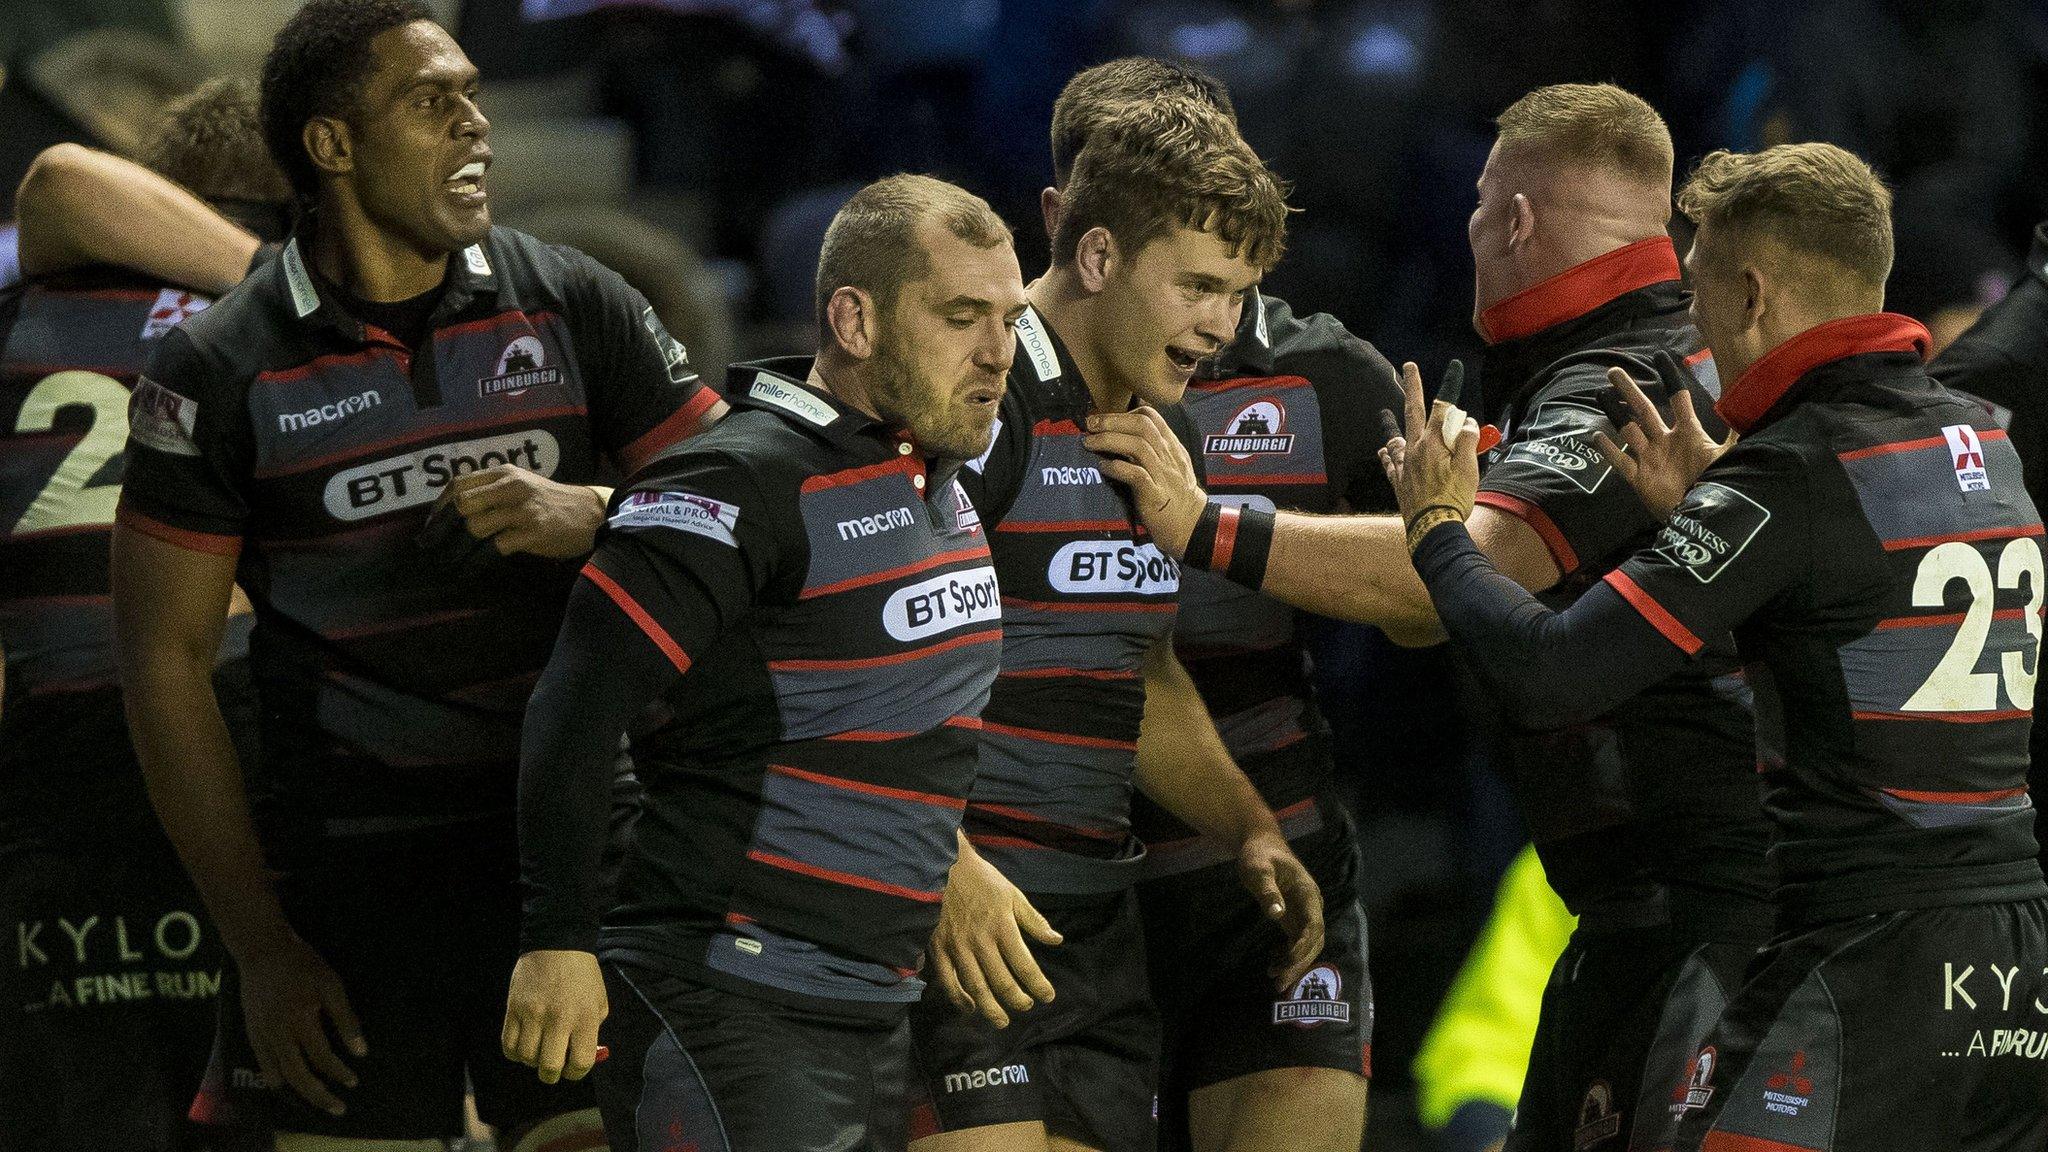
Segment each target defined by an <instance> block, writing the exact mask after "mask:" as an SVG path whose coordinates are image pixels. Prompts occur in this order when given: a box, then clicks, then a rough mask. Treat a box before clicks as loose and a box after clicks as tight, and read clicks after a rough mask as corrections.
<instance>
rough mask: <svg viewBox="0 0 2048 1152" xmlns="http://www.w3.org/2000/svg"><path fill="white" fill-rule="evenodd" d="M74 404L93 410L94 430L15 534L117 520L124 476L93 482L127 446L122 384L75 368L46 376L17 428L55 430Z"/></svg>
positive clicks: (52, 479)
mask: <svg viewBox="0 0 2048 1152" xmlns="http://www.w3.org/2000/svg"><path fill="white" fill-rule="evenodd" d="M73 404H88V405H91V406H92V427H91V428H89V429H87V430H86V433H85V435H84V436H83V437H81V438H80V439H79V441H78V443H77V444H76V445H74V446H73V447H72V449H71V452H70V454H68V455H66V456H65V457H64V462H63V463H62V464H59V465H57V473H56V475H54V476H52V477H50V482H49V483H48V484H45V485H43V490H42V491H41V492H38V493H37V494H36V498H35V501H34V502H33V503H31V504H30V505H29V506H28V511H26V512H24V513H22V515H21V519H20V520H18V521H16V522H15V525H14V531H13V533H12V534H13V535H16V536H22V535H26V534H28V533H30V532H49V531H54V530H56V529H60V528H79V527H84V526H87V525H94V524H111V523H113V522H114V506H115V505H116V504H118V503H120V500H121V481H120V478H119V477H118V476H117V477H115V479H114V480H113V481H112V482H111V483H106V484H94V483H93V482H92V481H93V478H94V477H96V476H98V475H99V474H100V473H101V471H102V470H103V469H105V468H106V466H107V461H109V460H111V459H113V458H114V456H115V455H116V454H118V453H119V452H120V451H121V449H122V448H124V447H126V446H127V443H128V389H126V388H123V387H122V386H121V382H120V381H118V380H115V379H114V378H113V377H111V376H102V375H100V374H99V373H97V372H81V371H76V370H74V371H68V372H57V373H54V374H52V375H49V376H45V377H43V378H42V380H40V381H38V382H37V384H36V386H35V387H34V388H32V389H30V390H29V394H28V396H27V398H26V399H24V400H23V401H22V403H21V415H20V416H19V417H18V418H16V420H15V422H14V430H15V432H16V433H17V434H27V433H33V432H48V431H50V430H51V429H53V428H55V427H56V424H57V413H58V411H59V410H61V409H63V408H67V407H70V406H71V405H73Z"/></svg>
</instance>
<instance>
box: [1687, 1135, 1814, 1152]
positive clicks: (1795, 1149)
mask: <svg viewBox="0 0 2048 1152" xmlns="http://www.w3.org/2000/svg"><path fill="white" fill-rule="evenodd" d="M1700 1152H1820V1149H1817V1148H1808V1147H1807V1146H1806V1145H1804V1144H1786V1143H1784V1142H1782V1141H1778V1140H1767V1139H1765V1138H1764V1137H1762V1136H1744V1135H1743V1134H1742V1133H1740V1132H1709V1133H1707V1139H1706V1142H1705V1143H1703V1144H1701V1145H1700Z"/></svg>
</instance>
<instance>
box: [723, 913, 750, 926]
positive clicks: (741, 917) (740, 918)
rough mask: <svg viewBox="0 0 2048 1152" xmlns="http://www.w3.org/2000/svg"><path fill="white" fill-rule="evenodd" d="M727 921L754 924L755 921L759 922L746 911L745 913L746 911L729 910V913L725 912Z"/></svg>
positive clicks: (728, 922) (729, 922)
mask: <svg viewBox="0 0 2048 1152" xmlns="http://www.w3.org/2000/svg"><path fill="white" fill-rule="evenodd" d="M725 922H726V923H727V924H754V923H758V921H756V920H755V919H754V918H753V917H752V916H749V915H747V914H746V913H744V912H727V913H726V914H725Z"/></svg>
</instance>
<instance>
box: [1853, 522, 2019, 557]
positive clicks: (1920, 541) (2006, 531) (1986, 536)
mask: <svg viewBox="0 0 2048 1152" xmlns="http://www.w3.org/2000/svg"><path fill="white" fill-rule="evenodd" d="M2039 535H2041V526H2040V525H2039V524H2022V525H2019V526H2018V527H2011V526H2008V527H2001V528H1979V529H1976V530H1975V531H1972V532H1949V533H1944V534H1943V535H1940V536H1908V537H1906V538H1904V539H1902V540H1886V541H1885V542H1884V550H1885V551H1887V552H1903V551H1905V550H1906V549H1908V548H1932V547H1934V546H1935V545H1937V544H1948V543H1951V542H1955V543H1962V544H1968V543H1970V542H1971V541H1973V540H2006V539H2010V538H2012V537H2016V536H2039Z"/></svg>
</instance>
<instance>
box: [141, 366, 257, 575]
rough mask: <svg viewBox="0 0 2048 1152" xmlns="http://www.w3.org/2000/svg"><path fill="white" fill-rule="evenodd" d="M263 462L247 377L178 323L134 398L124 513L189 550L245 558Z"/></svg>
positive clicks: (146, 529) (148, 530)
mask: <svg viewBox="0 0 2048 1152" xmlns="http://www.w3.org/2000/svg"><path fill="white" fill-rule="evenodd" d="M254 466H255V437H254V434H253V432H252V430H251V428H250V426H249V413H248V405H247V404H246V403H245V400H244V396H243V395H242V393H241V390H240V388H239V387H238V382H237V381H235V380H234V379H232V378H230V377H229V376H227V375H226V374H225V373H224V372H223V371H222V370H221V369H220V368H219V366H218V365H216V364H214V363H212V362H211V360H210V359H209V358H208V357H207V356H206V355H205V354H204V353H203V352H202V351H201V350H200V349H199V348H197V347H195V346H194V345H193V343H192V340H191V337H190V336H189V335H188V334H187V333H185V332H184V331H183V330H182V329H175V328H174V329H172V330H171V331H170V332H168V333H166V334H165V336H164V338H163V340H162V341H161V342H160V343H159V344H158V345H157V349H156V351H155V352H154V353H153V354H152V355H151V356H150V360H149V364H148V366H147V367H145V368H144V369H143V371H142V375H141V378H140V379H138V380H137V381H136V383H135V390H134V392H133V393H131V394H130V396H129V399H128V447H127V454H126V461H125V468H124V472H123V477H122V484H121V503H120V512H119V517H118V518H119V519H120V521H121V523H122V524H123V525H124V526H126V527H128V528H131V529H134V530H136V531H139V532H142V533H144V534H145V535H149V536H153V537H156V538H157V539H160V540H163V541H165V542H166V543H169V544H174V545H176V546H178V547H180V548H186V549H189V550H191V551H195V552H211V553H214V554H216V555H225V556H232V555H235V554H236V553H238V552H239V551H240V550H241V546H242V533H243V526H244V524H245V523H246V522H247V520H248V517H249V501H248V487H249V483H250V478H251V471H252V469H253V468H254Z"/></svg>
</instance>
